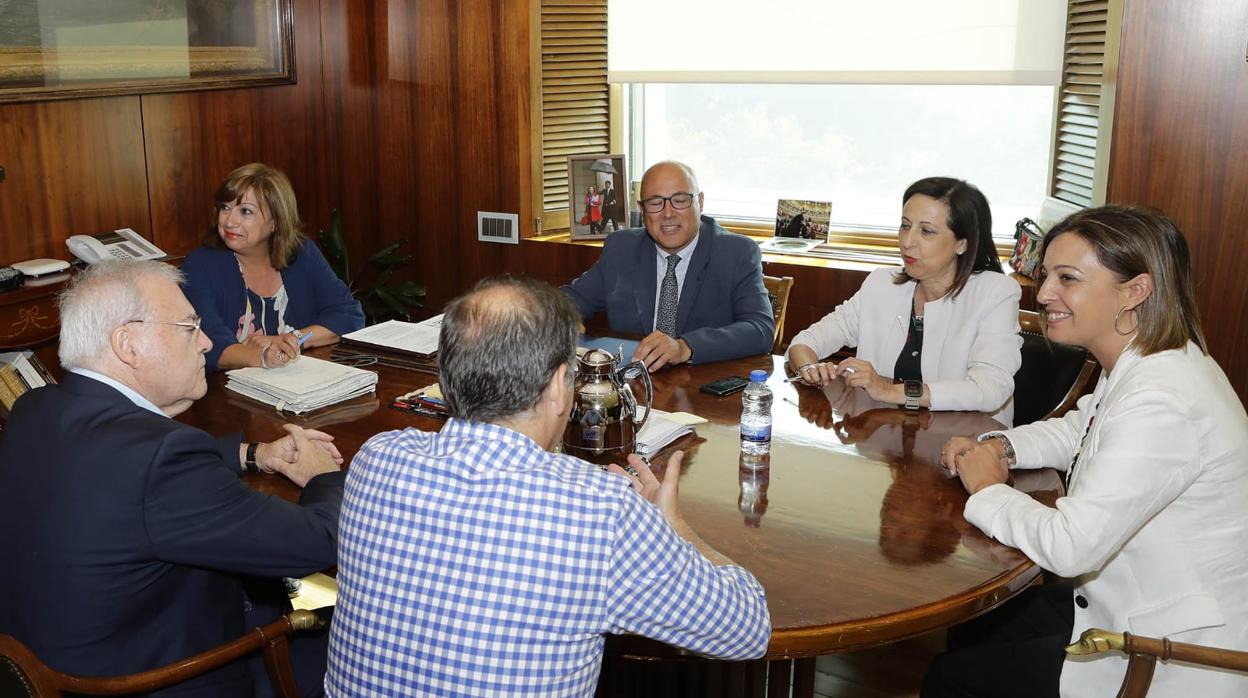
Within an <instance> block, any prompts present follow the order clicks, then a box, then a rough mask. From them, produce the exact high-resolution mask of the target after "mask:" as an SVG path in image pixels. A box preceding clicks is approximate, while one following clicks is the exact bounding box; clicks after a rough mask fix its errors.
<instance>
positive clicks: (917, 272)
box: [788, 177, 1023, 425]
mask: <svg viewBox="0 0 1248 698" xmlns="http://www.w3.org/2000/svg"><path fill="white" fill-rule="evenodd" d="M902 206H903V208H902V222H901V227H900V230H899V231H898V235H897V241H898V247H899V248H900V249H901V253H902V259H903V262H904V264H905V266H904V267H903V268H902V269H879V270H876V271H874V272H872V273H871V274H870V275H869V276H868V277H867V279H866V281H864V282H863V284H862V288H860V289H859V290H858V293H856V294H854V296H853V297H852V298H850V299H849V300H848V301H846V302H844V303H842V304H841V305H840V306H838V307H837V308H836V310H834V311H832V312H831V313H829V314H828V315H827V316H825V317H824V318H823V319H822V320H820V321H819V322H817V323H815V324H814V325H811V326H810V327H808V328H806V329H805V330H803V331H802V332H800V333H798V335H797V336H796V337H794V338H793V341H792V342H790V345H789V351H788V360H789V366H790V367H791V368H792V369H793V370H794V371H795V372H796V373H797V374H798V375H799V376H800V377H801V379H802V380H803V381H804V382H806V383H809V384H813V385H825V384H827V383H828V382H829V381H831V380H834V379H837V378H843V379H844V381H845V383H846V384H847V385H850V386H853V387H861V388H865V389H866V391H867V393H868V394H869V395H870V396H871V398H872V399H874V400H878V401H880V402H888V403H892V404H896V405H902V404H905V405H906V406H907V407H915V408H917V407H930V408H931V409H934V410H978V411H982V412H990V413H997V414H996V415H995V416H996V418H997V419H998V420H999V421H1001V422H1002V423H1003V424H1006V425H1009V424H1011V423H1012V422H1011V421H1010V420H1011V419H1012V418H1013V412H1014V406H1013V402H1012V400H1011V398H1012V396H1013V393H1014V373H1015V372H1016V371H1017V370H1018V367H1019V365H1020V364H1021V361H1022V359H1021V355H1020V353H1019V352H1020V347H1021V346H1022V342H1023V340H1022V338H1021V337H1020V336H1019V333H1018V301H1019V297H1020V295H1021V290H1020V289H1019V287H1018V284H1017V283H1016V282H1015V281H1014V280H1013V279H1010V278H1009V277H1007V276H1005V275H1004V274H1002V273H1001V265H1000V263H999V262H998V261H997V258H996V248H995V247H994V246H993V244H992V214H991V212H990V211H989V208H988V202H987V200H985V199H984V196H983V194H981V193H980V191H979V190H978V189H976V188H975V187H974V186H972V185H970V184H968V183H966V182H964V181H962V180H958V179H950V178H948V177H929V178H927V179H922V180H919V181H918V182H915V183H914V184H912V185H910V187H909V188H908V189H906V193H905V195H904V196H903V197H902ZM916 323H917V328H918V330H919V333H914V329H915V326H916ZM912 334H914V335H915V338H916V339H917V338H918V337H921V341H919V342H914V341H912ZM907 345H909V346H907ZM842 347H856V348H857V350H858V351H857V356H856V357H855V358H852V359H847V360H845V361H842V362H841V363H840V364H834V363H830V362H827V363H825V362H822V361H821V359H823V358H826V357H827V356H829V355H830V354H832V353H833V352H835V351H837V350H839V349H841V348H842ZM903 351H904V352H906V353H907V354H910V355H911V357H912V358H913V359H917V361H916V362H915V363H914V364H912V365H911V367H910V370H909V372H908V375H896V371H895V368H898V367H902V364H901V363H899V361H898V360H899V358H906V357H902V353H903ZM916 364H917V365H916ZM902 368H903V372H904V367H902ZM916 369H917V370H916ZM920 372H921V379H920V375H919V374H920ZM894 378H897V379H898V380H902V379H905V378H911V379H912V380H907V381H904V382H902V383H897V382H895V381H894V380H893V379H894ZM907 384H909V385H907ZM907 387H910V388H911V390H912V396H911V399H909V400H908V399H907V395H906V392H905V391H906V388H907ZM920 390H921V394H918V393H919V391H920Z"/></svg>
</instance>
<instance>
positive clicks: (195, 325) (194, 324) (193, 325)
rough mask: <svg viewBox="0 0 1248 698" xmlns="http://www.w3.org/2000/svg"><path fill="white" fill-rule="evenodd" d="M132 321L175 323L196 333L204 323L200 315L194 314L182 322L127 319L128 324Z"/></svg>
mask: <svg viewBox="0 0 1248 698" xmlns="http://www.w3.org/2000/svg"><path fill="white" fill-rule="evenodd" d="M131 322H139V323H143V324H145V325H173V326H175V327H183V328H186V329H187V330H188V331H189V333H190V334H195V333H196V332H199V328H200V325H203V324H204V319H203V318H202V317H200V316H198V315H192V316H191V319H190V320H183V321H181V322H161V321H160V320H127V321H126V324H130V323H131Z"/></svg>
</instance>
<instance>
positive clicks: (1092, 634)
mask: <svg viewBox="0 0 1248 698" xmlns="http://www.w3.org/2000/svg"><path fill="white" fill-rule="evenodd" d="M1109 651H1118V652H1124V653H1126V655H1127V674H1126V676H1124V677H1123V679H1122V685H1121V686H1120V687H1119V688H1118V696H1117V698H1144V696H1146V695H1147V694H1148V687H1149V686H1150V685H1151V684H1152V682H1153V671H1154V670H1155V669H1156V668H1157V660H1158V659H1160V660H1162V661H1163V662H1168V661H1171V660H1173V661H1176V662H1186V663H1188V664H1198V665H1200V666H1207V667H1213V668H1216V669H1230V670H1231V671H1243V672H1248V652H1241V651H1237V650H1226V649H1221V648H1218V647H1206V646H1204V645H1190V644H1187V643H1185V642H1171V641H1170V640H1168V639H1166V638H1162V639H1160V640H1158V639H1156V638H1151V637H1144V636H1142V635H1132V634H1131V633H1113V632H1109V631H1108V630H1101V629H1100V628H1089V629H1087V630H1085V631H1083V634H1082V635H1080V636H1079V641H1078V642H1074V643H1071V644H1069V645H1067V646H1066V653H1067V654H1070V655H1075V656H1088V655H1094V654H1102V653H1104V652H1109Z"/></svg>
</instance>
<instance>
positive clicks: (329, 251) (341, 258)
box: [317, 209, 351, 288]
mask: <svg viewBox="0 0 1248 698" xmlns="http://www.w3.org/2000/svg"><path fill="white" fill-rule="evenodd" d="M317 237H318V238H319V240H320V243H321V248H322V249H324V250H325V259H326V261H328V262H329V267H330V268H331V269H333V270H334V274H336V275H337V276H338V278H339V279H342V282H343V283H345V284H346V285H347V287H348V288H349V287H350V286H351V275H350V272H349V270H350V268H351V265H350V263H349V261H348V259H347V246H346V243H345V242H344V241H343V239H342V214H340V213H339V212H338V209H334V210H333V211H331V212H330V214H329V231H328V232H326V231H324V230H321V231H318V232H317Z"/></svg>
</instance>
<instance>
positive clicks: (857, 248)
mask: <svg viewBox="0 0 1248 698" xmlns="http://www.w3.org/2000/svg"><path fill="white" fill-rule="evenodd" d="M725 227H726V228H727V229H728V230H732V231H733V232H738V233H741V234H743V235H745V236H746V237H748V238H750V239H751V240H753V241H754V242H756V243H761V242H763V241H765V240H770V239H771V237H772V236H771V235H766V236H763V235H752V234H750V233H748V232H745V231H743V230H740V229H734V228H735V226H725ZM524 241H525V242H526V243H528V242H532V243H542V244H557V245H577V246H580V247H602V240H601V239H599V240H573V239H572V237H571V235H570V234H569V233H567V232H566V231H561V232H550V233H546V234H544V235H537V236H534V237H529V238H525V239H524ZM763 262H764V263H765V264H766V263H770V264H792V265H796V266H803V267H814V268H823V269H852V270H855V271H868V272H869V271H872V270H874V269H878V268H880V267H895V266H897V265H898V264H899V257H898V255H897V250H896V248H895V247H888V248H886V247H883V246H880V245H852V246H851V245H845V244H842V245H836V244H835V243H834V244H833V245H821V246H820V247H819V248H817V250H816V251H812V252H805V253H800V254H793V253H784V254H781V253H777V252H768V251H765V250H764V251H763Z"/></svg>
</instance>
